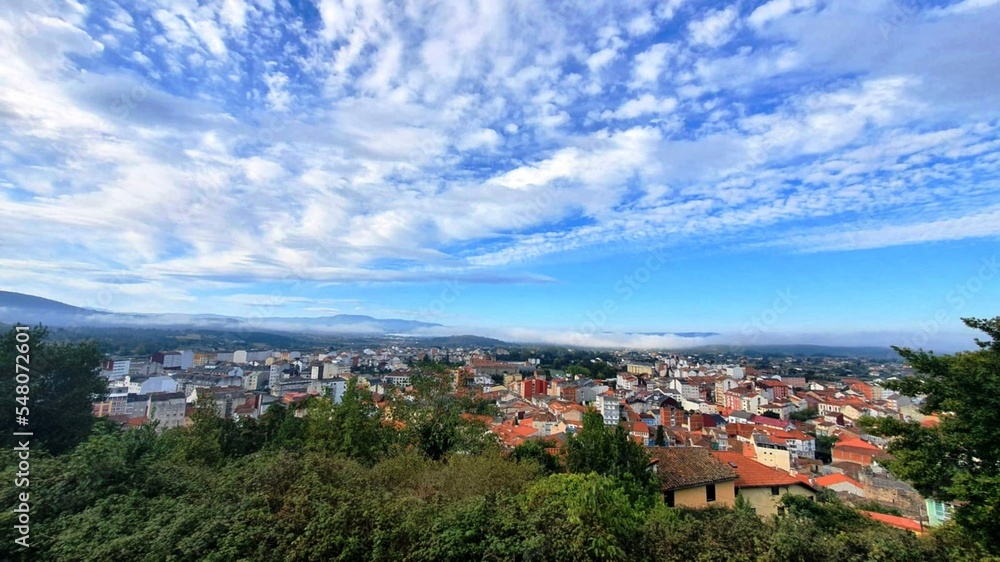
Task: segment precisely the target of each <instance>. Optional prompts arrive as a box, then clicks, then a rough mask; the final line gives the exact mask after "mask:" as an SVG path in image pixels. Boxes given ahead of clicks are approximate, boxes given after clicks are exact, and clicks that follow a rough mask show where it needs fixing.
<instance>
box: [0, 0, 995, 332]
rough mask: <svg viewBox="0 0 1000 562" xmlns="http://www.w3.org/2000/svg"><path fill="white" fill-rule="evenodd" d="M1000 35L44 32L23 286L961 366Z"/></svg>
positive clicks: (411, 18)
mask: <svg viewBox="0 0 1000 562" xmlns="http://www.w3.org/2000/svg"><path fill="white" fill-rule="evenodd" d="M998 29H1000V1H997V0H961V1H952V2H945V1H941V2H933V1H913V0H893V1H884V2H883V1H866V2H823V1H821V0H771V1H767V2H762V1H740V2H708V1H696V0H661V1H659V2H654V3H645V2H641V1H629V2H606V3H605V2H597V1H586V2H576V3H572V2H565V3H555V2H536V1H525V2H495V1H483V2H464V1H455V2H425V1H419V2H417V1H413V2H393V3H383V2H374V1H367V0H352V1H346V2H340V1H333V0H321V1H319V2H315V3H314V2H306V1H295V2H290V1H281V0H260V1H251V0H223V1H216V2H206V1H202V2H193V1H189V2H185V1H174V0H170V1H167V0H140V1H135V2H122V3H114V2H110V1H106V2H100V1H98V2H92V3H87V4H82V3H77V2H58V1H42V0H38V1H30V2H21V3H17V6H15V7H7V8H5V9H4V10H3V11H2V12H0V37H3V40H0V83H2V84H3V87H2V88H0V124H2V127H3V131H4V134H3V136H2V138H0V219H2V223H3V228H2V229H0V286H3V287H4V288H6V289H9V290H16V291H22V292H27V293H32V294H38V295H41V296H45V297H49V298H54V299H58V300H62V301H65V302H69V303H72V304H76V305H81V306H93V307H97V308H103V309H110V310H117V311H136V312H167V311H171V312H204V313H219V314H238V315H247V314H261V313H262V312H261V311H264V313H266V314H267V315H273V316H317V315H325V314H334V313H352V314H370V315H373V316H378V317H399V318H411V319H419V320H426V321H430V322H437V323H441V324H446V325H448V326H449V328H447V329H444V330H443V331H456V332H474V333H480V334H484V335H496V336H499V337H503V338H509V339H518V340H531V341H548V342H553V343H568V344H607V345H635V346H674V345H679V344H680V343H681V342H680V340H678V339H677V338H675V337H673V336H659V335H642V334H638V332H671V331H683V332H687V331H715V332H720V333H721V334H722V335H720V336H717V337H715V338H713V339H711V340H710V341H719V342H734V343H766V342H787V341H794V342H803V343H847V344H874V345H885V344H888V343H903V344H911V345H923V346H931V347H938V348H954V347H956V346H966V345H968V344H969V343H970V342H971V337H972V335H973V334H971V333H969V332H968V331H965V330H964V329H963V328H962V327H961V323H960V322H959V321H958V317H960V316H970V315H971V316H993V315H996V314H1000V271H998V270H997V266H996V263H997V261H996V260H997V258H998V254H1000V244H998V241H1000V57H997V56H996V53H998V52H1000V34H997V33H996V31H997V30H998ZM687 343H691V342H687ZM696 343H702V341H701V340H698V341H697V342H696Z"/></svg>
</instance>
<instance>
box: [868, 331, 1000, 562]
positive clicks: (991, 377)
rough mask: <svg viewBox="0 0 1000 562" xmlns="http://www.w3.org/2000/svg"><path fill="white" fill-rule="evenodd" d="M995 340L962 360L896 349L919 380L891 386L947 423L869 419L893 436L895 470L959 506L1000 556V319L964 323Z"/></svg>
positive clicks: (967, 523) (962, 521) (966, 523)
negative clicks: (999, 433)
mask: <svg viewBox="0 0 1000 562" xmlns="http://www.w3.org/2000/svg"><path fill="white" fill-rule="evenodd" d="M962 321H963V322H964V323H965V324H966V325H967V326H969V327H970V328H975V329H978V330H980V331H982V332H984V333H985V334H987V335H988V336H989V338H988V339H985V340H980V339H976V344H977V346H978V348H979V349H977V350H975V351H970V352H960V353H956V354H954V355H935V354H934V353H933V352H927V351H924V350H918V351H914V350H912V349H909V348H900V347H896V348H894V349H895V350H896V351H897V352H898V353H899V354H900V356H902V357H903V359H905V360H906V361H907V362H908V363H909V364H910V365H912V366H913V368H914V370H915V371H916V373H917V375H916V376H914V377H907V378H903V379H900V380H897V381H890V382H888V383H886V386H887V387H888V388H890V389H892V390H896V391H898V392H900V393H901V394H903V395H905V396H911V397H917V396H925V399H924V400H923V402H922V403H921V404H920V410H921V412H922V413H924V414H937V415H938V416H939V418H940V422H939V423H938V424H937V425H935V426H933V427H923V426H922V425H921V424H919V423H917V422H906V421H900V420H896V419H892V418H887V417H885V418H877V419H866V420H863V424H864V425H865V426H866V427H868V428H870V430H871V431H872V432H873V433H875V434H877V435H881V436H884V437H889V438H891V440H890V442H889V445H888V452H889V453H891V454H892V456H893V458H892V460H890V461H889V464H888V466H889V469H890V470H891V471H892V472H893V473H894V474H895V475H897V476H899V477H900V478H903V479H906V480H908V481H910V482H911V483H912V484H913V486H914V487H915V488H917V490H919V491H920V492H921V493H922V494H924V495H925V496H929V497H934V498H936V499H939V500H943V501H949V502H955V503H956V506H957V507H956V510H955V521H956V522H957V523H958V524H959V525H960V526H961V527H962V528H963V529H964V530H965V531H966V533H968V535H969V536H970V537H972V538H974V539H976V540H978V541H979V542H980V543H981V544H982V545H984V546H985V547H986V548H987V549H988V550H989V551H990V552H991V553H993V554H1000V439H997V436H996V430H997V428H998V427H1000V316H998V317H996V318H993V319H992V320H985V319H975V318H963V319H962Z"/></svg>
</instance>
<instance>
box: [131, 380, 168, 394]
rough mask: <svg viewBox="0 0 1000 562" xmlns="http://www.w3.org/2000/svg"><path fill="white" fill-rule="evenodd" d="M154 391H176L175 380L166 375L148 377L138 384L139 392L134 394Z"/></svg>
mask: <svg viewBox="0 0 1000 562" xmlns="http://www.w3.org/2000/svg"><path fill="white" fill-rule="evenodd" d="M154 392H177V381H175V380H174V379H172V378H171V377H167V376H159V377H150V378H148V379H146V380H145V381H143V382H142V383H141V384H140V385H139V392H137V393H136V394H153V393H154Z"/></svg>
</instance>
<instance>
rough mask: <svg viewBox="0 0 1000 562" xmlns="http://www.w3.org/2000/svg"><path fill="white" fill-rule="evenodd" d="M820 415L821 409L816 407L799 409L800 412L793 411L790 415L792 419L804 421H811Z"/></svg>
mask: <svg viewBox="0 0 1000 562" xmlns="http://www.w3.org/2000/svg"><path fill="white" fill-rule="evenodd" d="M818 416H819V411H818V410H816V408H806V409H805V410H799V411H798V412H792V413H791V415H789V416H788V417H789V418H791V420H792V421H797V422H804V421H809V420H811V419H813V418H816V417H818Z"/></svg>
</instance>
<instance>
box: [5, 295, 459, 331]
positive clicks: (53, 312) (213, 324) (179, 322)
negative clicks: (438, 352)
mask: <svg viewBox="0 0 1000 562" xmlns="http://www.w3.org/2000/svg"><path fill="white" fill-rule="evenodd" d="M0 322H4V323H15V322H20V323H22V324H38V323H41V324H44V325H46V326H53V327H61V328H70V327H81V328H124V327H143V328H173V329H205V330H223V331H236V332H239V333H243V332H248V331H252V332H268V331H271V332H288V333H296V332H316V333H324V334H329V333H336V334H369V335H386V334H419V333H420V332H421V331H422V330H427V329H429V328H438V327H441V324H434V323H430V322H418V321H416V320H402V319H399V318H373V317H371V316H363V315H356V314H338V315H335V316H324V317H319V318H284V317H278V316H274V317H264V318H240V317H236V316H220V315H216V314H136V313H113V312H104V311H100V310H93V309H90V308H81V307H78V306H72V305H69V304H66V303H62V302H59V301H55V300H51V299H46V298H42V297H36V296H34V295H25V294H22V293H14V292H10V291H0Z"/></svg>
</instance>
